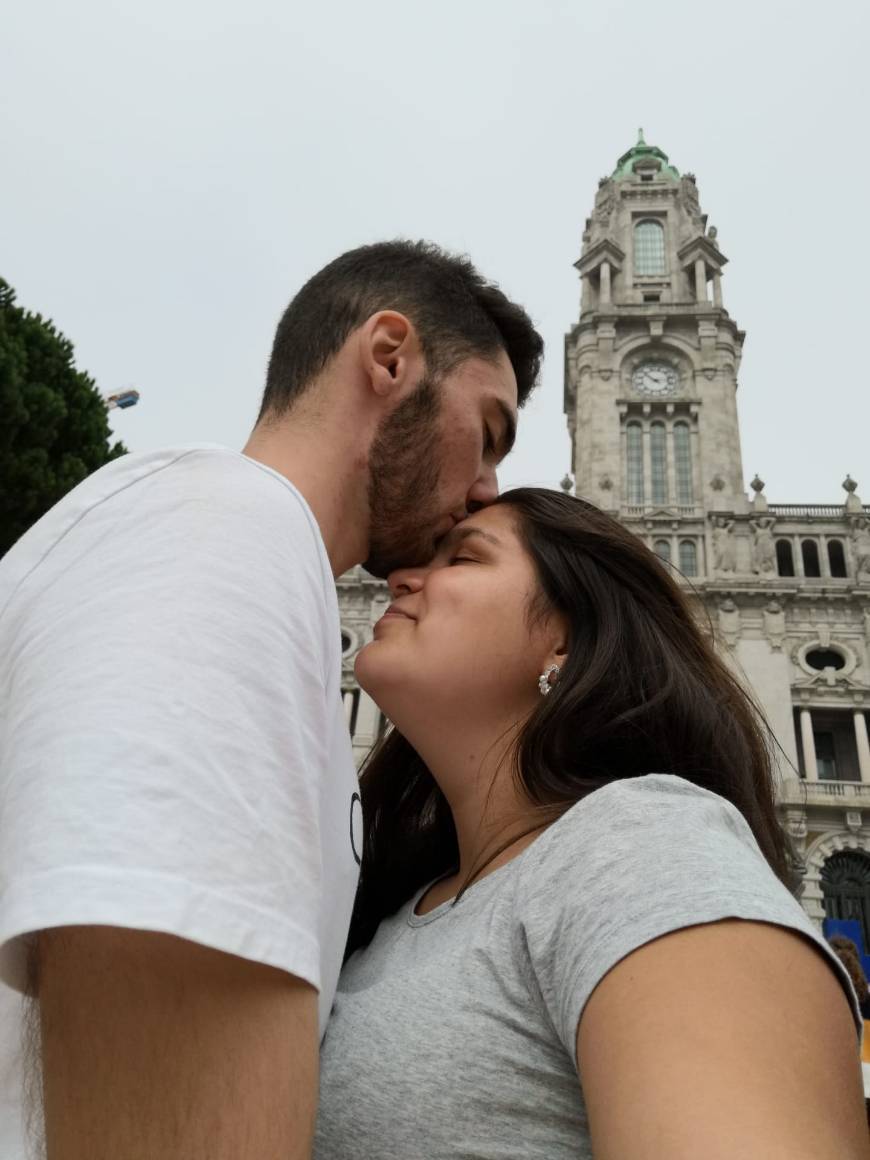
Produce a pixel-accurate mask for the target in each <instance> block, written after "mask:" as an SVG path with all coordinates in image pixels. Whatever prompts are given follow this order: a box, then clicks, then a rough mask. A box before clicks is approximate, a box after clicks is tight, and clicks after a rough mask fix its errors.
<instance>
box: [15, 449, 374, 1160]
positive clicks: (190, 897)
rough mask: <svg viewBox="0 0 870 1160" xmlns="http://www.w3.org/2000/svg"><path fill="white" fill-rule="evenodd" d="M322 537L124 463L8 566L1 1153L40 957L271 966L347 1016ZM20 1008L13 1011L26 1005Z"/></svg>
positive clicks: (171, 468) (261, 497)
mask: <svg viewBox="0 0 870 1160" xmlns="http://www.w3.org/2000/svg"><path fill="white" fill-rule="evenodd" d="M340 682H341V646H340V624H339V616H338V603H337V598H336V595H335V587H334V583H333V577H332V574H331V571H330V566H329V560H328V558H327V555H326V551H325V548H324V545H323V541H322V538H321V536H320V532H319V529H318V527H317V523H316V522H315V519H314V517H313V515H312V513H311V511H310V509H309V508H308V506H307V504H306V503H305V501H304V500H303V498H302V496H301V495H300V494H299V492H298V491H296V489H295V488H294V487H293V486H292V485H291V484H290V483H289V481H288V480H287V479H285V478H284V477H283V476H282V475H279V474H278V473H277V472H274V471H272V470H270V469H269V468H267V467H264V466H263V465H262V464H260V463H258V462H256V461H255V460H252V459H249V458H247V457H245V456H244V455H241V454H239V453H238V452H235V451H230V450H228V449H226V448H221V447H215V446H190V447H181V448H174V449H170V450H163V451H158V452H153V453H148V454H137V455H127V456H125V457H123V458H122V459H118V460H116V461H114V462H113V463H111V464H109V465H108V466H106V467H104V468H102V469H101V470H100V471H98V472H96V473H95V474H94V475H92V476H90V478H88V479H87V480H85V481H84V482H83V483H82V484H80V485H79V487H77V488H75V490H74V491H72V492H71V493H70V494H69V495H67V496H66V497H65V498H64V499H63V500H61V502H60V503H59V504H57V505H56V506H55V507H54V508H53V509H52V510H51V511H50V512H49V513H48V514H47V515H46V516H45V517H43V519H42V520H40V521H39V523H37V524H36V525H35V526H34V527H33V528H32V529H31V530H30V531H29V532H28V533H27V534H26V535H25V536H23V537H22V539H21V540H20V541H19V542H18V543H17V544H16V545H15V546H14V547H13V548H12V550H11V551H10V552H8V553H7V555H6V556H5V557H4V558H3V560H2V561H0V978H2V980H3V982H2V983H0V1156H2V1158H3V1160H18V1158H19V1157H23V1156H24V1155H25V1154H26V1153H25V1151H24V1145H23V1141H22V1126H21V1115H22V1103H21V1082H22V1067H21V1058H20V1052H21V1044H22V1038H23V1037H22V1015H23V1012H24V1009H25V1007H26V1001H25V1000H24V999H23V997H22V995H21V994H20V991H21V989H22V988H23V987H24V986H25V982H26V964H27V954H28V943H29V938H30V936H32V933H33V932H35V931H38V930H43V929H46V928H50V927H57V926H64V925H78V924H87V923H94V924H102V925H110V926H121V927H130V928H136V929H140V930H154V931H162V932H166V933H169V934H174V935H179V936H181V937H183V938H186V939H190V940H192V941H194V942H197V943H202V944H204V945H206V946H209V947H214V948H216V949H218V950H222V951H227V952H229V953H231V954H235V955H240V956H242V957H243V958H247V959H252V960H255V961H257V962H261V963H267V964H270V965H271V966H274V967H278V968H280V969H281V970H284V971H287V972H289V973H291V974H293V975H298V976H300V977H301V978H303V979H305V980H307V981H308V982H310V983H311V984H312V985H313V986H315V987H317V988H318V989H319V992H320V1019H321V1029H323V1027H324V1026H325V1022H326V1018H327V1016H328V1014H329V1010H330V1007H331V1005H332V999H333V994H334V991H335V984H336V980H337V977H338V972H339V968H340V965H341V957H342V952H343V950H344V943H345V938H346V935H347V929H348V924H349V921H350V912H351V908H352V905H353V898H354V893H355V890H356V884H357V876H358V865H359V851H360V832H359V826H360V816H359V813H360V811H359V797H358V795H357V792H356V790H357V780H356V774H355V770H354V764H353V756H352V752H351V746H350V739H349V736H348V731H347V725H346V722H345V717H344V713H343V711H342V706H341V688H340ZM16 989H17V990H16Z"/></svg>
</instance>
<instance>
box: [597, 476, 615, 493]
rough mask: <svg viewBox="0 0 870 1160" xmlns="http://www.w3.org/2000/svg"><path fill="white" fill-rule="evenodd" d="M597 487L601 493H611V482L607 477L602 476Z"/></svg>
mask: <svg viewBox="0 0 870 1160" xmlns="http://www.w3.org/2000/svg"><path fill="white" fill-rule="evenodd" d="M598 486H599V487H600V488H601V490H602V491H613V480H612V479H611V478H610V476H609V475H602V477H601V478H600V479H599V481H598Z"/></svg>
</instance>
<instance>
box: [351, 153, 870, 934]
mask: <svg viewBox="0 0 870 1160" xmlns="http://www.w3.org/2000/svg"><path fill="white" fill-rule="evenodd" d="M726 264H727V258H726V257H725V254H724V253H723V251H722V249H721V247H720V243H719V238H718V235H717V231H716V229H715V227H713V226H708V224H707V217H706V215H705V214H704V213H703V212H702V210H701V206H700V200H699V194H698V186H697V183H696V181H695V178H694V176H693V175H692V174H689V173H685V174H682V175H680V174H679V173H678V171H677V170H676V169H675V168H674V167H673V166H672V165H671V164H670V163H669V161H668V158H667V156H666V155H665V154H664V153H663V152H662V151H661V150H660V149H657V148H655V147H653V146H649V145H647V144H646V143H645V142H644V140H643V136H642V134H641V136H640V138H639V140H638V143H637V144H636V145H635V146H634V147H633V148H631V149H629V150H628V152H626V153H625V154H624V155H623V156H622V157H620V159H619V161H618V162H617V165H616V168H615V170H614V172H613V173H612V174H611V175H610V176H609V177H605V178H602V179H601V181H600V182H599V185H598V190H597V193H596V195H595V204H594V207H593V210H592V214H591V216H590V217H589V218H588V219H587V221H586V224H585V229H584V232H583V241H582V252H581V255H580V258H579V260H578V261H577V262H576V268H577V270H578V272H579V275H580V282H581V295H580V310H579V318H578V320H577V322H576V323H575V324H574V326H573V327H572V328H571V330H570V331H569V332H568V334H567V336H566V339H565V378H564V408H565V415H566V419H567V423H568V428H569V431H570V433H571V440H572V448H573V453H572V463H571V471H572V473H573V476H574V480H573V488H574V490H575V492H576V494H577V495H581V496H583V497H584V498H586V499H589V500H591V501H592V502H593V503H595V504H597V505H598V506H599V507H601V508H603V509H605V510H606V511H608V512H611V513H612V514H613V515H615V516H616V517H617V518H618V519H620V520H621V521H622V522H623V523H625V524H626V526H628V527H629V528H630V529H631V530H632V531H633V532H634V533H635V534H637V535H638V536H640V537H641V539H643V540H644V541H645V542H646V543H647V544H648V545H649V547H650V548H651V549H652V550H653V551H654V552H656V553H657V554H658V555H659V556H661V557H662V558H664V559H666V560H668V561H669V562H670V563H671V564H672V565H673V567H674V568H675V570H676V574H677V575H678V577H679V578H680V580H681V583H684V584H686V585H688V586H690V589H691V591H692V593H693V599H694V600H696V601H697V604H698V612H699V615H700V616H701V617H702V618H703V620H704V622H705V623H709V624H710V625H711V630H712V631H713V633H714V636H715V638H716V640H717V642H718V644H719V646H720V648H721V649H722V651H723V653H724V654H725V655H726V656H727V657H728V658H729V659H730V661H731V663H732V664H733V666H734V668H735V670H736V671H737V673H738V674H739V675H740V676H741V677H742V679H743V680H744V681H745V683H746V685H747V686H748V687H749V688H750V690H751V691H752V693H753V694H754V697H755V699H756V701H757V702H758V703H759V704H760V706H761V707H762V709H763V710H764V712H765V714H766V716H767V719H768V721H769V722H770V725H771V726H772V729H773V731H774V734H775V736H776V741H777V743H778V750H779V751H778V761H777V777H778V800H779V806H780V810H781V813H782V818H783V821H784V823H785V824H786V825H787V827H788V829H789V831H790V832H791V834H792V836H793V838H794V839H795V842H796V845H797V848H798V849H799V851H800V853H801V856H802V859H803V862H804V866H805V873H804V882H803V894H802V902H803V905H804V907H805V908H806V910H807V912H808V913H809V914H810V916H811V917H812V918H814V919H815V920H816V921H819V922H820V921H821V919H822V918H823V917H824V916H825V914H828V915H830V916H831V917H837V918H856V919H858V920H859V922H860V923H861V925H862V927H863V932H864V939H865V947H866V948H867V949H868V950H870V745H868V716H870V507H868V506H865V505H863V504H862V502H861V500H860V498H859V496H858V494H857V490H856V488H857V485H856V483H855V482H854V481H853V480H852V479H850V478H849V477H848V476H847V477H846V479H845V481H844V483H843V487H844V489H845V496H844V502H843V503H842V505H840V504H772V503H768V502H767V499H766V498H765V494H764V486H765V485H764V482H763V481H762V480H761V479H759V478H758V477H757V476H756V478H755V479H753V480H752V482H751V484H750V490H751V493H752V494H751V498H750V497H749V496H748V495H747V492H746V490H745V484H744V478H745V477H744V473H743V463H742V458H741V448H740V431H739V426H738V419H737V404H736V394H737V386H738V375H739V370H740V359H741V354H742V347H743V340H744V332H743V331H741V330H740V329H739V327H738V325H737V324H736V322H735V321H734V320H733V319H732V318H731V316H730V315H729V313H728V311H727V310H726V308H725V306H724V300H723V272H724V269H725V266H726ZM570 485H571V481H570V479H568V480H567V481H566V486H570ZM339 587H340V603H341V609H342V624H343V630H344V631H343V648H344V655H345V658H346V665H347V668H346V688H347V692H346V694H345V698H346V705H347V712H348V722H349V724H350V726H351V730H352V733H353V737H354V746H355V750H356V752H357V754H358V756H359V757H360V758H361V757H362V756H363V755H364V753H365V752H366V750H367V749H368V747H369V746H370V745H371V743H372V742H373V741H374V740H375V739H376V737H377V736H378V734H379V732H380V731H381V730H382V729H383V721H382V718H381V717H380V714H379V713H378V711H377V709H376V708H375V706H374V705H372V703H371V701H370V700H369V699H368V698H367V697H366V695H365V694H364V693H361V692H360V690H358V689H357V688H356V687H355V684H354V682H353V674H352V661H353V656H354V654H355V653H356V651H357V649H358V648H359V647H360V646H361V644H363V643H364V642H365V641H366V640H367V639H369V638H370V634H371V626H372V625H373V623H374V622H375V621H376V620H377V619H378V617H379V616H380V615H381V613H382V612H383V609H384V606H385V603H386V600H387V594H386V591H385V586H384V585H383V584H381V583H379V582H378V581H375V580H373V579H372V578H371V577H369V576H367V574H365V573H364V572H362V571H361V570H356V571H354V572H352V573H349V574H348V575H347V576H345V577H343V578H342V580H341V581H340V584H339Z"/></svg>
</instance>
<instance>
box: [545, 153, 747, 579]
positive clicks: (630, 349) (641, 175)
mask: <svg viewBox="0 0 870 1160" xmlns="http://www.w3.org/2000/svg"><path fill="white" fill-rule="evenodd" d="M726 262H727V258H726V257H725V255H724V254H723V253H722V251H721V249H720V248H719V243H718V240H717V236H716V230H715V228H714V227H712V226H710V227H709V228H708V226H707V218H706V215H705V214H703V213H702V212H701V208H700V205H699V201H698V187H697V185H696V183H695V178H694V176H693V175H692V174H688V173H686V174H683V175H680V174H679V173H678V171H677V170H676V169H675V168H674V166H672V165H671V164H670V163H669V161H668V157H667V156H666V154H664V153H663V152H662V151H661V149H657V148H655V147H654V146H651V145H647V144H646V142H645V141H644V139H643V134H642V133H641V134H640V135H639V137H638V142H637V144H636V145H635V146H633V148H631V149H629V150H628V152H627V153H624V154H623V156H622V157H620V158H619V161H618V162H617V164H616V168H615V169H614V171H613V173H612V174H611V175H610V176H609V177H604V178H602V179H601V181H600V182H599V185H598V192H597V194H596V197H595V206H594V209H593V211H592V216H591V217H590V218H588V219H587V221H586V227H585V229H584V232H583V249H582V254H581V256H580V259H579V260H578V261H577V262H576V268H577V270H578V271H579V273H580V278H581V283H582V291H581V301H580V318H579V321H578V322H577V324H576V325H575V326H574V327H573V329H572V330H571V332H570V333H569V334H568V336H567V338H566V342H565V411H566V415H567V419H568V427H569V430H570V432H571V438H572V446H573V464H572V468H573V471H574V476H575V488H576V493H577V495H579V496H583V497H584V498H586V499H589V500H591V501H592V502H593V503H595V504H597V505H598V506H600V507H602V508H605V509H607V510H609V511H611V512H613V513H614V514H617V515H618V516H619V517H620V518H621V519H622V520H623V521H624V522H626V523H627V524H628V525H629V526H631V527H632V530H634V531H636V532H638V533H639V534H641V535H643V537H644V539H646V540H647V541H648V542H649V543H650V546H651V547H653V548H654V550H655V551H656V552H658V553H659V554H660V555H662V556H664V557H666V558H667V559H669V560H671V561H672V562H673V563H674V564H676V565H677V566H678V567H679V568H680V570H681V571H682V572H683V573H684V574H685V575H687V576H703V575H704V574H705V571H706V570H707V567H708V564H709V561H708V556H709V554H710V552H711V551H712V539H711V534H710V527H711V525H710V524H709V517H710V514H711V513H713V512H720V513H722V514H723V516H724V515H727V514H734V513H744V512H747V511H748V501H747V499H746V495H745V492H744V491H743V467H742V463H741V455H740V435H739V430H738V424H737V405H736V392H737V371H738V368H739V365H740V355H741V349H742V345H743V337H744V335H743V332H742V331H741V330H739V329H738V327H737V325H736V324H735V323H734V321H733V320H732V319H731V318H730V316H729V314H728V312H727V310H726V309H725V307H724V305H723V302H722V271H723V268H724V266H725V264H726Z"/></svg>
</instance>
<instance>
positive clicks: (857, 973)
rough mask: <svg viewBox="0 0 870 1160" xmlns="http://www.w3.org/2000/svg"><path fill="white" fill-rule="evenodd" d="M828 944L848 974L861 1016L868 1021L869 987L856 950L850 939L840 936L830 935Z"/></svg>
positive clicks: (869, 1005) (869, 1011)
mask: <svg viewBox="0 0 870 1160" xmlns="http://www.w3.org/2000/svg"><path fill="white" fill-rule="evenodd" d="M828 942H829V943H830V944H831V946H832V947H833V948H834V951H835V953H836V955H837V958H838V959H839V960H840V962H841V963H842V964H843V966H844V967H845V968H846V970H847V971H848V972H849V978H850V979H851V980H852V986H853V987H854V988H855V994H856V995H857V996H858V1002H859V1004H860V1006H861V1014H862V1015H863V1016H864V1018H865V1019H870V985H868V983H867V976H866V975H865V974H864V967H863V966H862V965H861V956H860V954H859V953H858V948H857V947H856V946H855V944H854V942H852V940H851V939H850V938H846V937H845V935H842V934H835V935H832V936H831V938H829V939H828Z"/></svg>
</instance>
